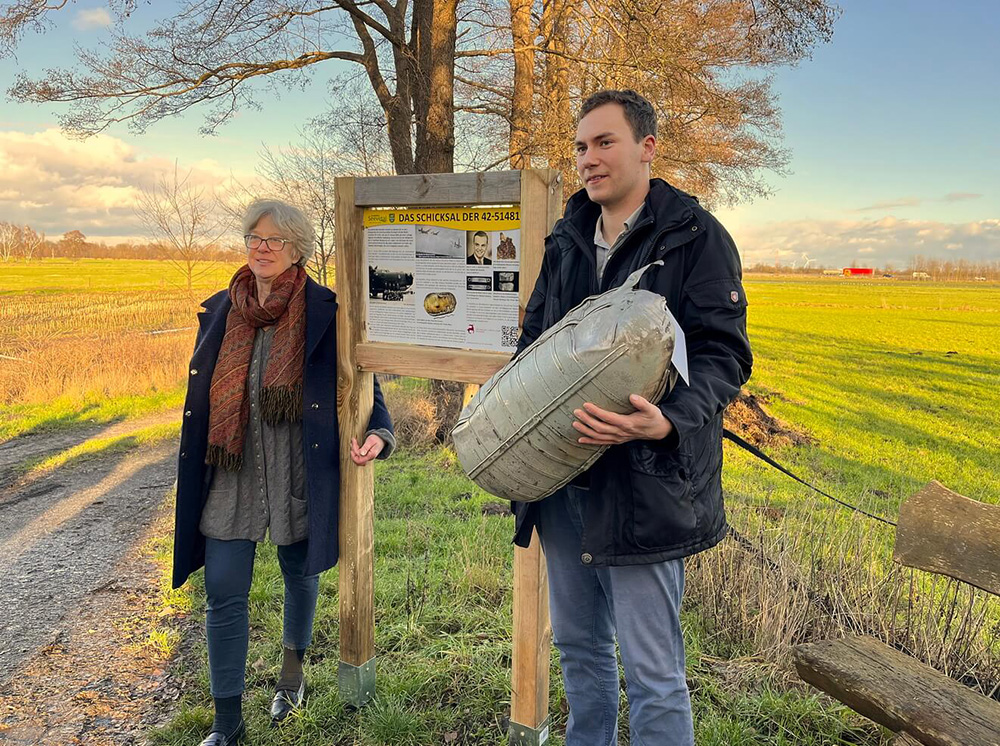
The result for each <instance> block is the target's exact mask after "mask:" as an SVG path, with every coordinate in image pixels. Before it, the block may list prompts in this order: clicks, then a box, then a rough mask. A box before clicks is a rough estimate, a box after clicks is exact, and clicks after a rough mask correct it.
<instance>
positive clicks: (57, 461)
mask: <svg viewBox="0 0 1000 746" xmlns="http://www.w3.org/2000/svg"><path fill="white" fill-rule="evenodd" d="M180 434H181V423H180V422H171V423H165V424H162V425H150V426H149V427H143V428H139V429H137V430H133V431H132V432H130V433H128V434H125V435H114V436H110V437H106V438H99V437H98V438H90V439H88V440H86V441H84V442H83V443H80V444H78V445H75V446H73V447H72V448H67V449H66V450H64V451H60V452H59V453H56V454H54V455H52V456H47V457H45V458H40V459H37V460H32V461H30V462H28V463H26V464H24V465H23V467H22V469H20V471H23V472H24V474H25V476H27V477H37V476H41V475H42V474H46V473H48V472H52V471H55V470H56V469H58V468H60V467H63V466H70V465H72V464H76V463H79V462H81V461H87V460H91V459H96V458H103V457H105V456H109V455H112V454H115V453H125V452H127V451H133V450H135V449H136V448H142V447H148V446H152V445H156V444H157V443H162V442H163V441H165V440H176V439H177V438H179V437H180Z"/></svg>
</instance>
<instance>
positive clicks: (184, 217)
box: [134, 163, 229, 295]
mask: <svg viewBox="0 0 1000 746" xmlns="http://www.w3.org/2000/svg"><path fill="white" fill-rule="evenodd" d="M134 209H135V214H136V216H137V217H138V218H139V220H140V221H141V222H142V224H143V226H144V227H145V229H146V233H147V235H148V236H149V238H150V239H151V240H153V241H155V242H156V243H157V244H158V245H159V246H160V251H161V256H162V258H163V259H165V260H167V261H168V262H170V264H171V265H173V266H174V267H175V268H176V269H177V270H178V271H179V272H180V273H181V275H182V276H183V278H184V287H185V289H186V290H187V292H188V293H189V294H192V295H193V290H194V282H195V280H198V279H199V278H201V277H203V276H204V275H205V274H207V273H208V272H210V271H211V270H212V269H213V267H214V264H215V261H214V260H213V259H212V258H211V257H212V253H211V251H210V250H213V249H214V248H215V247H216V245H217V244H218V242H219V241H220V239H221V238H222V237H223V235H225V233H226V231H227V230H228V228H229V222H228V221H227V220H226V219H225V217H224V215H223V214H222V211H221V210H220V208H219V204H218V201H217V199H216V197H215V195H214V194H212V193H211V192H210V191H209V190H208V189H206V188H205V187H199V186H196V185H195V184H193V183H192V181H191V172H190V171H188V172H187V173H186V174H184V175H181V174H180V171H179V169H178V166H177V164H176V163H175V164H174V169H173V171H172V172H171V173H170V174H166V173H163V174H160V176H159V177H158V178H157V180H156V182H155V184H154V185H153V186H152V187H147V188H144V189H142V190H141V191H140V193H139V196H138V198H137V199H136V204H135V208H134Z"/></svg>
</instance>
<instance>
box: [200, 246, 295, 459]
mask: <svg viewBox="0 0 1000 746" xmlns="http://www.w3.org/2000/svg"><path fill="white" fill-rule="evenodd" d="M229 297H230V298H231V299H232V301H233V306H232V308H231V309H230V310H229V316H227V317H226V333H225V336H224V337H223V338H222V347H221V349H220V350H219V359H218V361H217V362H216V364H215V372H214V373H213V374H212V386H211V388H210V389H209V405H210V408H209V416H208V454H207V456H206V458H205V462H206V463H208V464H213V465H215V466H221V467H222V468H223V469H228V470H230V471H238V470H239V469H240V467H242V466H243V438H244V433H245V432H246V427H247V422H248V421H249V420H250V397H249V391H248V388H249V387H248V384H247V378H248V375H247V374H248V373H249V371H250V358H251V355H252V354H253V341H254V335H255V334H256V331H257V329H259V328H260V327H263V326H270V325H271V324H277V328H276V329H275V330H274V340H273V341H272V343H271V353H270V355H269V356H268V359H267V366H266V367H265V369H264V381H263V386H262V387H261V392H260V407H261V416H262V417H263V419H264V422H266V423H268V424H270V425H274V424H277V423H278V422H281V421H282V420H287V421H289V422H297V421H299V420H301V419H302V364H303V360H304V359H305V347H306V271H305V270H304V269H302V267H300V266H298V265H297V264H293V265H292V266H291V267H289V268H288V269H287V270H285V271H284V272H282V273H281V274H280V275H278V276H277V277H276V278H275V279H274V282H273V283H272V284H271V292H270V293H269V294H268V296H267V300H265V301H264V305H261V304H260V303H259V302H258V301H257V282H256V280H255V279H254V276H253V273H252V272H251V271H250V267H249V266H247V265H244V266H242V267H240V269H239V270H237V272H236V274H235V275H233V279H232V280H231V281H230V283H229Z"/></svg>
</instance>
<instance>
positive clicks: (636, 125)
mask: <svg viewBox="0 0 1000 746" xmlns="http://www.w3.org/2000/svg"><path fill="white" fill-rule="evenodd" d="M605 104H619V105H620V106H621V107H622V109H624V110H625V121H626V122H628V126H629V127H630V128H631V129H632V135H633V136H634V137H635V141H636V142H639V141H640V140H642V139H643V138H644V137H646V136H647V135H652V136H653V137H656V111H655V110H654V109H653V105H652V104H651V103H649V101H648V100H647V99H646V98H644V97H643V96H640V95H639V94H638V93H636V92H635V91H633V90H631V89H630V88H626V89H625V90H622V91H619V90H616V89H614V88H607V89H605V90H603V91H598V92H597V93H595V94H593V95H592V96H589V97H588V98H587V100H586V101H584V102H583V106H581V107H580V115H579V116H578V117H577V118H576V121H577V122H579V121H580V120H581V119H583V118H584V117H585V116H587V115H588V114H589V113H590V112H592V111H593V110H594V109H596V108H597V107H598V106H604V105H605Z"/></svg>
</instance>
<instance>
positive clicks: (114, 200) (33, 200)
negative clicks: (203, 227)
mask: <svg viewBox="0 0 1000 746" xmlns="http://www.w3.org/2000/svg"><path fill="white" fill-rule="evenodd" d="M178 165H179V168H180V169H181V172H182V173H185V172H186V171H187V170H188V169H191V180H192V182H193V183H195V184H197V185H201V186H205V187H206V188H210V189H215V188H218V187H220V186H222V185H223V183H225V182H226V181H228V179H229V171H228V169H225V168H223V167H222V165H221V164H219V163H218V162H216V161H211V160H201V161H199V162H198V163H197V164H196V165H194V166H192V165H190V164H187V163H185V162H184V161H183V160H181V161H180V162H179V164H178ZM173 168H174V161H173V159H170V158H164V157H161V156H152V155H145V154H142V153H140V152H139V151H138V150H137V149H136V148H135V147H133V146H132V145H129V144H128V143H126V142H124V141H122V140H119V139H118V138H115V137H110V136H108V135H97V136H95V137H92V138H90V139H88V140H83V141H81V140H71V139H69V138H67V137H65V136H64V135H63V134H62V133H61V132H60V131H59V130H58V129H55V128H52V129H47V130H44V131H42V132H36V133H24V132H15V131H0V220H8V221H12V222H17V223H27V224H29V225H31V226H32V227H34V228H36V229H37V230H43V231H45V232H46V233H47V234H48V235H50V236H52V235H61V234H62V233H65V232H66V231H70V230H80V231H83V233H84V234H86V235H87V236H88V237H90V238H94V239H96V240H104V238H103V237H105V236H107V237H121V236H136V237H138V236H141V235H142V233H143V230H142V227H141V225H140V223H139V221H138V220H137V219H136V217H135V214H134V213H133V205H134V204H135V200H136V197H137V196H138V195H139V193H140V190H141V189H142V188H143V187H150V186H152V185H153V184H154V182H155V180H156V179H157V177H158V176H159V175H160V174H163V173H166V172H169V171H171V170H172V169H173Z"/></svg>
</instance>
